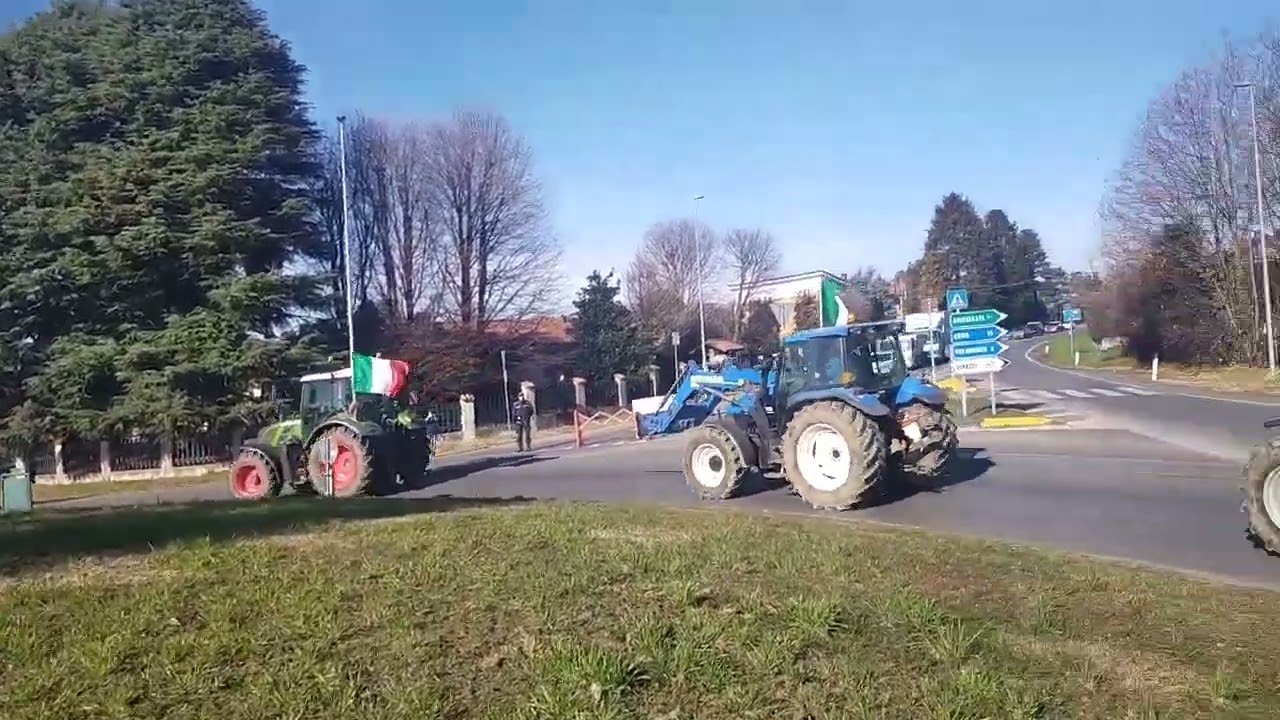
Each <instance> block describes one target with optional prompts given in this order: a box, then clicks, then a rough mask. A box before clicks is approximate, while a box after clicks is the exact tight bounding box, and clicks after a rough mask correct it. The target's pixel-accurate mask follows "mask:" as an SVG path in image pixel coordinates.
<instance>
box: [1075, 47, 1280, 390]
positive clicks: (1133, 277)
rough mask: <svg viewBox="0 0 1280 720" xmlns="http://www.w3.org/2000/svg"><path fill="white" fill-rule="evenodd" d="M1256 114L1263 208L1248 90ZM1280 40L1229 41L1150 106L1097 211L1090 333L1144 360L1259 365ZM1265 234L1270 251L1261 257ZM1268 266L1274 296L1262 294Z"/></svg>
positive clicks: (1277, 192) (1279, 157)
mask: <svg viewBox="0 0 1280 720" xmlns="http://www.w3.org/2000/svg"><path fill="white" fill-rule="evenodd" d="M1251 89H1252V92H1253V93H1254V94H1255V98H1254V99H1255V100H1256V106H1257V133H1258V151H1259V166H1260V169H1261V173H1262V183H1261V189H1262V196H1263V197H1262V209H1261V216H1260V215H1259V208H1258V201H1257V196H1256V193H1257V190H1258V184H1257V181H1256V176H1255V165H1254V142H1253V122H1252V120H1253V119H1252V113H1251V98H1250V90H1251ZM1277 141H1280V33H1278V32H1277V31H1275V30H1269V31H1267V32H1264V33H1262V34H1259V35H1257V36H1254V37H1249V38H1245V39H1243V40H1241V39H1236V38H1230V39H1227V40H1226V41H1224V42H1223V44H1222V45H1221V47H1220V48H1218V49H1217V50H1216V51H1215V52H1214V53H1212V54H1211V55H1210V56H1209V57H1208V58H1207V59H1206V60H1205V61H1204V62H1201V63H1198V64H1196V65H1194V66H1192V67H1188V68H1186V69H1185V70H1184V71H1183V72H1182V73H1180V74H1179V75H1178V76H1177V78H1176V79H1174V80H1173V81H1172V82H1171V83H1170V84H1169V85H1168V86H1167V87H1165V88H1164V89H1163V90H1162V91H1161V92H1160V93H1159V95H1157V96H1156V97H1154V98H1153V99H1152V100H1151V101H1150V103H1149V104H1148V106H1147V110H1146V114H1145V117H1144V118H1143V120H1142V122H1141V123H1140V124H1139V125H1138V127H1137V128H1136V130H1135V132H1134V135H1133V138H1132V142H1131V145H1130V147H1129V150H1128V152H1127V154H1126V156H1125V158H1124V160H1123V162H1122V164H1121V166H1120V167H1119V169H1118V171H1117V172H1116V174H1115V176H1114V178H1113V179H1112V180H1111V181H1110V182H1109V183H1108V186H1107V189H1106V193H1105V196H1104V198H1103V201H1102V206H1101V216H1102V219H1103V221H1104V236H1103V241H1102V246H1101V252H1100V257H1099V271H1100V273H1099V274H1100V277H1101V282H1100V283H1099V284H1098V286H1097V287H1096V288H1093V289H1092V290H1091V291H1090V292H1089V293H1088V295H1087V297H1086V298H1085V301H1084V306H1085V311H1086V314H1087V320H1088V323H1089V327H1090V330H1091V331H1092V332H1093V333H1094V334H1095V335H1097V336H1120V337H1124V338H1127V339H1128V348H1129V351H1130V352H1131V353H1132V354H1134V355H1136V356H1138V357H1139V358H1141V359H1143V360H1146V359H1149V358H1150V357H1151V356H1153V355H1155V354H1159V355H1160V356H1161V357H1162V358H1163V359H1168V360H1171V361H1183V362H1191V363H1214V364H1218V363H1241V364H1252V365H1260V364H1262V363H1263V362H1265V360H1266V356H1267V350H1266V339H1265V326H1266V317H1265V309H1264V308H1265V302H1264V297H1265V295H1264V294H1265V293H1268V292H1270V293H1272V295H1273V296H1274V293H1275V291H1276V287H1277V284H1278V283H1280V279H1278V278H1277V277H1276V276H1277V270H1280V267H1277V265H1276V262H1275V255H1274V250H1272V249H1270V248H1274V246H1275V243H1276V237H1275V228H1276V222H1277V218H1276V216H1275V213H1274V211H1273V208H1274V207H1275V206H1276V202H1277V201H1278V200H1280V144H1277ZM1264 231H1265V233H1266V235H1267V244H1268V246H1269V249H1268V251H1267V256H1266V257H1264V256H1263V253H1262V243H1261V239H1262V237H1263V232H1264ZM1263 263H1267V265H1268V270H1269V271H1270V272H1269V275H1270V276H1271V287H1270V288H1267V287H1264V285H1263V278H1262V268H1263Z"/></svg>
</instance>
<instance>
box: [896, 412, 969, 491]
mask: <svg viewBox="0 0 1280 720" xmlns="http://www.w3.org/2000/svg"><path fill="white" fill-rule="evenodd" d="M912 424H914V425H915V429H914V431H913V430H912V429H911V425H912ZM898 427H899V428H901V429H902V431H903V434H904V435H906V436H907V440H908V441H910V442H909V444H908V445H907V447H906V450H904V452H903V454H904V455H905V457H906V459H907V461H905V462H904V463H903V465H902V468H901V470H902V476H903V479H904V480H905V481H906V482H907V483H908V484H910V485H911V486H912V487H916V488H919V489H921V490H936V489H937V488H938V487H940V486H941V485H942V483H943V482H945V480H946V474H947V470H948V469H949V468H950V466H951V461H952V459H953V458H955V454H956V448H957V447H959V445H960V437H959V434H958V432H959V431H958V429H957V428H956V424H955V422H954V421H952V419H951V417H950V416H949V415H948V414H947V412H946V411H945V410H938V409H935V408H932V407H929V406H928V405H924V404H922V403H914V404H912V405H908V406H907V407H905V408H903V409H902V410H900V411H899V412H898ZM917 438H919V439H917Z"/></svg>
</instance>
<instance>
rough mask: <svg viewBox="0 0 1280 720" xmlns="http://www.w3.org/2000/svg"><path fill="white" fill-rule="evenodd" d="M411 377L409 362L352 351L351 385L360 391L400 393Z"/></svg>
mask: <svg viewBox="0 0 1280 720" xmlns="http://www.w3.org/2000/svg"><path fill="white" fill-rule="evenodd" d="M408 379H409V363H407V362H405V361H403V360H387V359H386V358H380V357H369V356H368V355H361V354H360V353H351V386H352V388H354V390H355V391H356V392H358V393H367V394H371V395H390V396H392V397H394V396H396V395H399V394H400V391H401V390H403V389H404V384H405V381H407V380H408Z"/></svg>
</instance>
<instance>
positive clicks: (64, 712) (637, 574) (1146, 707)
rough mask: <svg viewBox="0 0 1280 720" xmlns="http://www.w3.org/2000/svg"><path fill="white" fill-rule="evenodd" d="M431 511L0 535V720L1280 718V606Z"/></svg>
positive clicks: (977, 558) (1270, 599) (717, 534)
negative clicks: (140, 536)
mask: <svg viewBox="0 0 1280 720" xmlns="http://www.w3.org/2000/svg"><path fill="white" fill-rule="evenodd" d="M434 502H435V504H434V505H431V504H426V502H425V501H422V502H417V503H414V502H409V501H403V502H401V501H379V500H352V501H341V500H335V501H331V502H326V503H309V504H294V503H288V502H279V503H268V504H254V505H251V506H247V507H246V506H244V505H237V504H221V506H218V507H215V506H194V507H176V508H168V509H163V510H151V511H148V512H146V513H143V512H142V511H130V512H124V513H118V514H95V515H93V516H91V517H89V518H82V520H86V519H87V520H88V521H89V522H90V535H89V538H90V539H93V538H96V539H98V540H104V539H106V538H108V537H111V536H112V535H111V531H112V530H114V531H115V532H117V533H130V532H143V533H148V534H150V536H151V538H152V541H151V542H148V543H144V542H141V541H138V542H116V543H114V544H109V545H108V546H106V547H105V548H103V547H100V546H101V543H100V542H99V543H97V544H95V543H93V542H90V541H89V540H87V539H86V538H85V537H80V538H76V537H75V536H68V535H66V534H59V533H50V532H48V531H45V530H42V529H41V527H40V526H41V525H42V524H45V523H53V524H54V527H53V528H52V530H55V531H57V530H63V529H65V528H64V527H62V526H61V525H58V523H71V522H72V521H73V520H75V518H73V517H71V516H65V515H64V516H44V515H37V516H36V517H34V518H31V519H29V520H28V521H26V522H24V523H21V524H10V525H0V553H3V554H0V567H3V568H4V572H5V573H6V577H7V581H6V587H4V589H3V592H0V616H3V617H4V618H5V625H6V628H5V632H4V633H3V634H0V717H5V718H13V719H15V720H17V719H19V718H46V717H68V718H70V717H88V716H95V717H125V716H127V717H131V718H206V717H219V718H227V719H237V718H245V719H249V718H252V719H254V720H257V719H258V718H263V717H329V718H361V719H362V720H363V719H364V718H406V717H413V718H437V717H438V718H444V717H481V718H502V719H504V720H505V719H506V718H571V717H580V718H593V719H595V718H709V719H711V720H716V719H719V718H725V719H729V718H733V719H735V720H736V719H738V718H753V717H760V718H774V717H878V718H879V717H887V718H910V719H912V720H915V719H917V718H941V717H947V718H960V717H969V718H982V717H992V718H1030V717H1085V718H1120V717H1157V716H1159V717H1166V716H1167V717H1204V716H1210V715H1215V714H1216V715H1218V716H1231V717H1277V716H1280V688H1277V686H1276V684H1275V678H1276V677H1278V676H1280V640H1277V639H1276V637H1275V635H1274V633H1273V632H1271V626H1272V624H1273V619H1274V617H1275V616H1276V615H1277V613H1280V595H1278V594H1273V593H1267V592H1262V591H1253V590H1244V589H1238V588H1230V587H1222V586H1216V585H1212V584H1208V583H1205V582H1202V581H1198V580H1189V579H1187V578H1184V577H1178V576H1171V575H1165V574H1160V573H1155V572H1147V571H1139V570H1134V569H1131V568H1125V567H1121V566H1116V565H1109V564H1104V563H1096V562H1090V561H1087V560H1084V559H1078V558H1071V557H1066V556H1060V555H1052V554H1046V553H1042V552H1038V551H1034V550H1030V549H1026V548H1019V547H1014V546H1010V545H1002V544H997V543H987V542H979V541H972V540H966V539H957V538H951V537H942V536H934V535H928V534H924V533H919V532H912V531H896V530H886V529H885V528H883V527H875V528H869V529H865V530H864V529H862V528H861V527H859V526H858V525H857V524H856V523H831V522H827V521H823V520H820V519H814V520H806V519H790V518H773V517H768V518H766V517H760V516H756V515H752V514H747V513H740V512H724V511H719V512H711V511H706V510H703V511H675V510H657V509H649V508H638V507H630V508H627V507H623V508H619V507H606V506H599V505H581V504H542V503H536V504H528V505H523V506H521V507H518V508H517V507H510V506H498V505H492V506H490V507H475V506H466V505H464V504H462V503H460V502H458V501H453V503H452V504H450V501H446V500H437V501H434ZM474 502H476V503H479V502H480V501H474ZM511 502H513V501H511V500H497V499H495V500H493V501H491V503H499V504H501V505H506V504H508V503H511ZM277 513H284V515H285V516H284V517H276V514H277ZM307 513H312V515H308V514H307ZM112 518H114V522H116V523H118V524H117V525H115V526H114V527H112V526H109V525H107V524H105V523H108V522H109V521H111V520H112ZM397 518H411V519H408V520H403V519H397ZM393 519H395V520H396V521H394V522H393V521H391V520H393ZM273 537H275V538H281V537H283V538H287V540H279V539H277V540H274V541H273V540H272V539H271V538H273ZM307 537H312V538H314V539H315V542H307V541H306V538H307ZM33 554H34V555H35V556H36V558H34V559H33V557H32V555H33ZM37 560H38V562H37ZM98 565H100V566H101V568H102V569H101V570H100V571H89V570H86V568H92V567H95V566H98ZM95 572H98V574H96V575H95V574H94V573H95ZM121 577H124V578H128V582H120V581H119V578H121ZM59 578H76V579H75V580H74V581H65V580H59Z"/></svg>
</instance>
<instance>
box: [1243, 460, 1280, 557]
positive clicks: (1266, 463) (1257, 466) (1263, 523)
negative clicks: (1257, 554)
mask: <svg viewBox="0 0 1280 720" xmlns="http://www.w3.org/2000/svg"><path fill="white" fill-rule="evenodd" d="M1278 469H1280V438H1277V439H1274V440H1270V441H1268V442H1267V443H1265V444H1263V445H1259V446H1258V447H1255V448H1254V449H1253V452H1251V453H1250V454H1249V463H1248V464H1247V465H1245V466H1244V488H1243V490H1244V511H1245V515H1246V516H1247V517H1248V522H1249V525H1248V529H1247V530H1246V534H1247V536H1248V538H1249V540H1250V541H1251V542H1253V544H1254V545H1255V546H1257V547H1258V548H1261V549H1262V550H1265V551H1266V552H1267V554H1269V555H1274V556H1277V557H1280V517H1271V515H1270V513H1268V512H1267V506H1266V503H1265V502H1264V500H1263V498H1264V496H1265V493H1266V488H1267V477H1268V476H1269V475H1271V474H1272V473H1275V472H1276V470H1278ZM1272 482H1280V473H1277V477H1276V478H1275V479H1273V480H1272Z"/></svg>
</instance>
